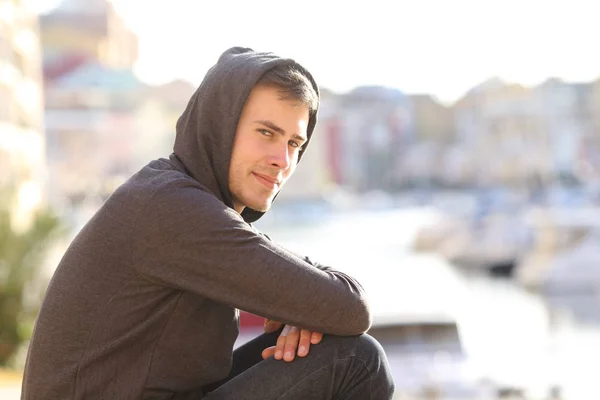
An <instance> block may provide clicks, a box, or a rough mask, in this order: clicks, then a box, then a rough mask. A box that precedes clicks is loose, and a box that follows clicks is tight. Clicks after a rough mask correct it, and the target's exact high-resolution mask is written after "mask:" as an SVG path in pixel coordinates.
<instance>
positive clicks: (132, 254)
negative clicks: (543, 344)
mask: <svg viewBox="0 0 600 400" xmlns="http://www.w3.org/2000/svg"><path fill="white" fill-rule="evenodd" d="M280 64H293V65H294V66H296V67H297V68H299V69H301V70H302V71H304V72H305V73H306V74H307V76H308V77H309V79H310V80H311V81H312V83H313V85H314V87H315V89H316V90H318V89H317V85H316V83H314V80H312V77H311V76H310V74H309V73H308V72H307V71H306V70H304V68H302V67H301V66H300V65H298V64H297V63H295V62H294V61H293V60H290V59H283V58H279V57H277V56H275V55H273V54H271V53H258V52H255V51H253V50H251V49H246V48H239V47H238V48H232V49H229V50H228V51H226V52H225V53H223V55H222V56H221V57H220V58H219V60H218V62H217V64H216V65H215V66H214V67H213V68H212V69H211V70H209V72H208V73H207V75H206V77H205V79H204V81H203V82H202V84H201V85H200V87H199V88H198V90H197V91H196V93H195V94H194V95H193V96H192V98H191V99H190V102H189V104H188V106H187V108H186V110H185V111H184V113H183V115H182V116H181V118H180V119H179V121H178V123H177V135H176V139H175V146H174V153H173V154H172V155H171V156H170V157H169V158H168V159H159V160H155V161H152V162H150V163H149V164H148V165H147V166H145V167H144V168H142V169H141V170H140V171H139V172H138V173H136V174H135V175H133V176H132V177H131V178H130V179H129V180H128V181H127V182H125V183H124V184H123V185H122V186H121V187H119V188H118V189H117V190H116V191H115V192H114V193H113V195H112V196H111V197H110V198H109V199H108V200H107V201H106V202H105V203H104V204H103V206H102V207H101V208H100V210H99V211H98V212H97V213H96V215H95V216H94V217H93V218H92V219H91V220H90V221H89V222H88V223H87V225H86V226H85V227H84V228H83V229H82V230H81V231H80V233H79V234H78V235H77V237H76V238H75V239H74V240H73V242H72V243H71V245H70V247H69V248H68V250H67V251H66V253H65V255H64V256H63V258H62V260H61V262H60V264H59V266H58V268H57V270H56V272H55V274H54V276H53V278H52V281H51V282H50V285H49V287H48V290H47V293H46V296H45V299H44V302H43V305H42V307H41V311H40V314H39V316H38V319H37V322H36V326H35V330H34V334H33V338H32V341H31V345H30V347H29V353H28V358H27V364H26V368H25V375H24V379H23V390H22V398H23V399H32V400H33V399H35V400H43V399H52V400H57V399H174V398H185V397H187V396H188V395H192V394H193V395H194V396H195V398H200V397H201V393H200V387H201V386H203V385H205V384H207V383H210V382H214V381H216V380H219V379H221V378H223V377H225V376H226V375H227V374H228V372H229V370H230V368H231V358H232V348H233V344H234V342H235V339H236V337H237V334H238V320H239V311H238V310H239V309H242V310H246V311H248V312H251V313H254V314H257V315H261V316H264V317H266V318H270V319H273V320H276V321H281V322H284V323H287V324H293V325H296V326H299V327H303V328H309V329H312V330H314V331H319V332H324V333H329V334H336V335H354V334H360V333H362V332H365V331H366V330H367V329H368V328H369V326H370V313H369V309H368V306H367V303H366V301H365V298H364V293H363V291H362V288H361V287H360V285H359V284H358V283H357V282H356V281H355V280H354V279H352V278H351V277H349V276H347V275H345V274H343V273H341V272H337V271H335V270H333V269H331V268H329V267H323V266H320V265H317V264H313V263H311V262H310V261H309V260H308V258H302V257H299V256H297V255H295V254H294V253H291V252H289V251H287V250H285V249H283V248H282V247H280V246H278V245H277V244H275V243H273V242H271V241H270V240H269V239H268V238H267V237H266V236H264V235H261V234H260V233H258V232H257V231H256V230H255V229H254V228H253V227H252V226H251V225H250V222H252V221H255V220H256V219H258V218H259V217H260V216H261V215H262V213H259V212H256V211H253V210H249V209H246V210H245V211H244V212H243V214H242V216H240V215H239V214H238V213H236V212H235V211H234V210H233V203H232V198H231V194H230V192H229V189H228V182H227V179H228V169H229V161H230V156H231V149H232V143H233V137H234V133H235V131H236V127H237V121H238V118H239V116H240V114H241V111H242V108H243V105H244V102H245V100H246V98H247V96H248V95H249V93H250V91H251V89H252V87H253V86H254V84H255V83H256V82H257V81H258V79H259V78H260V77H261V76H262V75H263V74H264V73H265V72H266V71H267V70H269V69H271V68H273V67H274V66H276V65H280ZM315 124H316V112H315V113H313V114H312V115H311V116H310V124H309V127H308V137H309V138H310V135H311V134H312V132H313V130H314V127H315Z"/></svg>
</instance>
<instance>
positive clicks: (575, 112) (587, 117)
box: [535, 78, 600, 181]
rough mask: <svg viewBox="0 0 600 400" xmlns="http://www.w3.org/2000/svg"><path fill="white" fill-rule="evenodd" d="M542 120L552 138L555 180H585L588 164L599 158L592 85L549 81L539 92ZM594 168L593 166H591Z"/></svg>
mask: <svg viewBox="0 0 600 400" xmlns="http://www.w3.org/2000/svg"><path fill="white" fill-rule="evenodd" d="M535 92H536V96H537V99H536V100H537V102H538V105H539V111H540V117H541V119H542V121H543V127H544V131H545V132H547V134H548V138H547V139H548V141H549V143H548V144H549V148H548V150H549V154H550V155H551V158H552V163H551V165H550V170H551V171H550V174H551V175H552V177H553V178H558V179H561V180H569V181H572V180H573V179H576V178H582V179H586V178H585V174H586V171H582V168H584V166H583V164H584V163H587V164H589V163H593V164H596V165H597V166H600V165H598V164H597V163H596V162H595V159H596V158H597V156H596V154H597V151H598V150H600V148H599V147H598V140H597V139H596V137H595V136H596V135H595V134H594V132H593V119H592V112H591V109H590V103H591V94H592V85H591V84H586V83H576V84H574V83H566V82H564V81H562V80H560V79H556V78H553V79H548V80H546V81H545V82H543V83H542V84H541V85H539V86H538V87H536V88H535ZM590 165H591V164H590Z"/></svg>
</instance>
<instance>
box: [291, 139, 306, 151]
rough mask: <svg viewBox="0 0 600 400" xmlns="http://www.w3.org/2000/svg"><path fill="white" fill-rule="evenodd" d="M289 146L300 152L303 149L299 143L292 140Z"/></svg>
mask: <svg viewBox="0 0 600 400" xmlns="http://www.w3.org/2000/svg"><path fill="white" fill-rule="evenodd" d="M290 146H292V147H293V148H294V149H296V150H298V151H302V150H303V147H302V145H301V144H300V143H298V142H294V141H293V140H292V141H290Z"/></svg>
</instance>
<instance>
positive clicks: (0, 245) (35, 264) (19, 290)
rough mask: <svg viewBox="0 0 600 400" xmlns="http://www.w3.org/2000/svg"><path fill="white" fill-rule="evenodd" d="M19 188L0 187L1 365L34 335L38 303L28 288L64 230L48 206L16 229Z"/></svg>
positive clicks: (4, 364)
mask: <svg viewBox="0 0 600 400" xmlns="http://www.w3.org/2000/svg"><path fill="white" fill-rule="evenodd" d="M16 198H17V190H16V189H15V187H14V186H7V187H4V186H3V187H0V367H2V366H7V365H9V364H10V362H11V359H12V357H13V356H14V355H15V354H16V352H17V350H18V349H19V346H20V345H21V344H22V343H23V342H24V341H26V340H28V339H29V337H30V335H31V327H32V326H33V321H34V319H35V316H36V314H37V310H38V308H39V304H35V305H33V307H31V306H28V304H27V303H26V299H25V291H26V289H27V287H28V285H29V284H30V283H31V282H32V280H33V279H34V277H35V275H36V272H38V271H39V267H40V266H41V265H42V263H43V258H44V255H45V254H46V252H47V250H48V248H49V245H50V244H51V241H52V239H54V238H57V237H58V235H59V234H60V233H61V232H62V229H61V225H60V224H59V219H58V218H57V217H56V216H55V215H54V214H53V213H52V212H51V211H50V210H49V209H45V208H43V209H39V210H35V211H32V212H33V214H32V215H31V219H30V221H29V223H28V224H26V226H24V227H23V228H22V229H15V227H14V217H15V215H14V214H15V212H16V211H15V210H16V209H17V207H16V205H17V203H16V201H15V200H16Z"/></svg>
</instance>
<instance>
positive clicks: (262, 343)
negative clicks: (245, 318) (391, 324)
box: [203, 332, 394, 400]
mask: <svg viewBox="0 0 600 400" xmlns="http://www.w3.org/2000/svg"><path fill="white" fill-rule="evenodd" d="M278 335H279V332H276V333H272V334H263V335H260V336H259V337H257V338H255V339H254V340H252V341H250V342H248V343H246V344H245V345H243V346H241V347H240V348H238V349H236V350H235V351H234V354H233V368H232V370H231V373H230V375H229V376H228V377H227V378H226V379H224V380H223V381H220V382H217V383H215V384H212V385H209V386H207V387H205V388H204V393H205V396H204V397H203V399H208V400H220V399H236V400H250V399H261V400H268V399H282V400H295V399H298V400H300V399H301V400H311V399H315V400H316V399H344V400H384V399H391V398H392V396H393V393H394V382H393V379H392V376H391V372H390V368H389V365H388V361H387V357H386V355H385V353H384V351H383V348H382V347H381V345H380V344H379V343H378V342H377V341H376V340H375V339H373V338H372V337H371V336H369V335H368V334H363V335H360V336H332V335H325V336H324V337H323V340H322V341H321V343H319V344H317V345H311V347H310V352H309V354H308V355H307V356H306V357H304V358H301V357H296V358H295V359H294V361H292V362H285V361H283V360H279V361H278V360H275V359H274V358H272V357H270V358H268V359H267V360H262V358H261V352H262V350H264V349H265V348H266V347H269V346H274V345H275V342H276V340H277V337H278Z"/></svg>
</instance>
